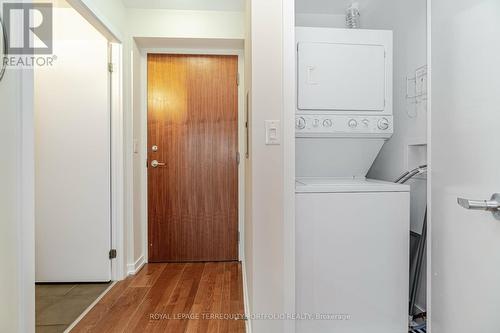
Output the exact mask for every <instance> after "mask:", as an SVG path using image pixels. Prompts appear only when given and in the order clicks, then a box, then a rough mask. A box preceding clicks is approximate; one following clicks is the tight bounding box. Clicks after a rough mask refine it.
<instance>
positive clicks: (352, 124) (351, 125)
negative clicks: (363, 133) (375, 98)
mask: <svg viewBox="0 0 500 333" xmlns="http://www.w3.org/2000/svg"><path fill="white" fill-rule="evenodd" d="M348 125H349V127H350V128H356V127H358V122H357V121H356V119H351V120H349V123H348Z"/></svg>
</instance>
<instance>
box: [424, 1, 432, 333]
mask: <svg viewBox="0 0 500 333" xmlns="http://www.w3.org/2000/svg"><path fill="white" fill-rule="evenodd" d="M426 2H427V240H426V249H425V250H426V252H427V256H426V260H427V276H426V277H425V278H426V285H427V290H426V295H427V296H426V298H427V299H426V308H427V309H426V310H427V331H428V332H429V333H432V273H433V272H432V154H431V152H432V136H431V133H432V0H426Z"/></svg>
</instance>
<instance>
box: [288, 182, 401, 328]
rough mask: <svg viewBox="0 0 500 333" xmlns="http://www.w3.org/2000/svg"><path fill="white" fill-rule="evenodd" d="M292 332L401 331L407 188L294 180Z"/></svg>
mask: <svg viewBox="0 0 500 333" xmlns="http://www.w3.org/2000/svg"><path fill="white" fill-rule="evenodd" d="M295 204H296V227H295V228H296V248H295V250H296V272H297V274H296V310H297V312H298V313H300V314H304V313H308V314H313V315H314V316H316V315H318V314H325V315H327V317H326V318H314V319H312V318H308V319H305V320H299V321H297V324H296V325H297V326H296V328H297V330H296V331H297V332H298V333H325V332H335V333H366V332H374V333H403V332H407V331H408V322H407V319H408V316H407V313H408V257H409V254H408V251H409V250H408V244H409V204H410V194H409V187H408V186H407V185H398V184H394V183H387V182H381V181H375V180H367V179H338V178H299V179H297V186H296V203H295Z"/></svg>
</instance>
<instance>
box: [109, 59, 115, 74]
mask: <svg viewBox="0 0 500 333" xmlns="http://www.w3.org/2000/svg"><path fill="white" fill-rule="evenodd" d="M114 71H115V66H114V64H113V63H112V62H110V63H108V72H110V73H113V72H114Z"/></svg>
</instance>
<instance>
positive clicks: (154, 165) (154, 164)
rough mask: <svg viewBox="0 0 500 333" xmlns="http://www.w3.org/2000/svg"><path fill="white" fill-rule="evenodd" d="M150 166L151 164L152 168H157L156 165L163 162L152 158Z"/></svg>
mask: <svg viewBox="0 0 500 333" xmlns="http://www.w3.org/2000/svg"><path fill="white" fill-rule="evenodd" d="M151 166H152V167H153V168H158V167H162V166H165V163H162V162H158V161H157V160H152V161H151Z"/></svg>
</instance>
